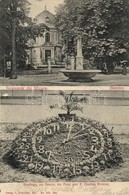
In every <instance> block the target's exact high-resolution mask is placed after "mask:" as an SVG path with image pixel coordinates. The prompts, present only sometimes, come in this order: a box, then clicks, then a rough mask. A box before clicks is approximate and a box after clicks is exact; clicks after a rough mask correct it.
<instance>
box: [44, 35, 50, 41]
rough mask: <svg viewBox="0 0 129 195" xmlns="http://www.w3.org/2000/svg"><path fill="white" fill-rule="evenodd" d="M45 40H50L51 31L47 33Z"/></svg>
mask: <svg viewBox="0 0 129 195" xmlns="http://www.w3.org/2000/svg"><path fill="white" fill-rule="evenodd" d="M45 42H50V33H46V34H45Z"/></svg>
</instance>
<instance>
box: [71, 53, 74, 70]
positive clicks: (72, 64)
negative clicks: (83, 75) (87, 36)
mask: <svg viewBox="0 0 129 195" xmlns="http://www.w3.org/2000/svg"><path fill="white" fill-rule="evenodd" d="M71 70H75V57H74V56H71Z"/></svg>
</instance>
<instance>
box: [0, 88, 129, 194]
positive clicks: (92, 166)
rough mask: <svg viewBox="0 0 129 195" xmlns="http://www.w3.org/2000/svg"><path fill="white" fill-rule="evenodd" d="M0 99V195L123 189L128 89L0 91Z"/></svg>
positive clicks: (127, 174)
mask: <svg viewBox="0 0 129 195" xmlns="http://www.w3.org/2000/svg"><path fill="white" fill-rule="evenodd" d="M0 99H1V118H0V125H1V129H0V135H1V136H0V147H1V157H0V174H1V177H0V182H1V184H0V189H1V194H2V195H5V194H37V195H40V194H61V195H63V194H75V193H77V194H88V195H90V194H98V195H104V194H105V195H106V194H113V195H114V194H123V195H128V194H129V188H128V182H129V171H128V170H129V152H128V151H129V144H128V143H129V131H128V128H129V120H128V119H129V91H127V90H125V91H123V90H122V91H118V90H116V91H111V90H110V91H109V90H76V91H72V90H56V89H55V90H38V91H35V90H30V91H29V90H27V91H25V90H24V91H23V90H22V91H21V90H1V91H0ZM118 182H120V183H118ZM121 190H122V191H121Z"/></svg>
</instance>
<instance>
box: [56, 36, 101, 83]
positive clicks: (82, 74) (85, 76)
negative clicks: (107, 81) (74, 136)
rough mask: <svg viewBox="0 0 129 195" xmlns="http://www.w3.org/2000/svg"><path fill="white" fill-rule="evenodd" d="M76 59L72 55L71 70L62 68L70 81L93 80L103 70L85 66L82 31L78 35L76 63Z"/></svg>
mask: <svg viewBox="0 0 129 195" xmlns="http://www.w3.org/2000/svg"><path fill="white" fill-rule="evenodd" d="M74 62H75V59H74V57H73V56H72V57H71V69H70V70H61V71H60V72H62V73H63V74H64V75H65V76H66V77H68V78H69V81H83V82H84V81H92V77H95V76H96V74H97V73H99V72H101V71H100V70H95V69H87V70H84V68H83V55H82V35H81V33H79V34H78V36H77V56H76V64H74Z"/></svg>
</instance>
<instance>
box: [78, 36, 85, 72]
mask: <svg viewBox="0 0 129 195" xmlns="http://www.w3.org/2000/svg"><path fill="white" fill-rule="evenodd" d="M76 70H83V55H82V37H81V35H78V38H77V56H76Z"/></svg>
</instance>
